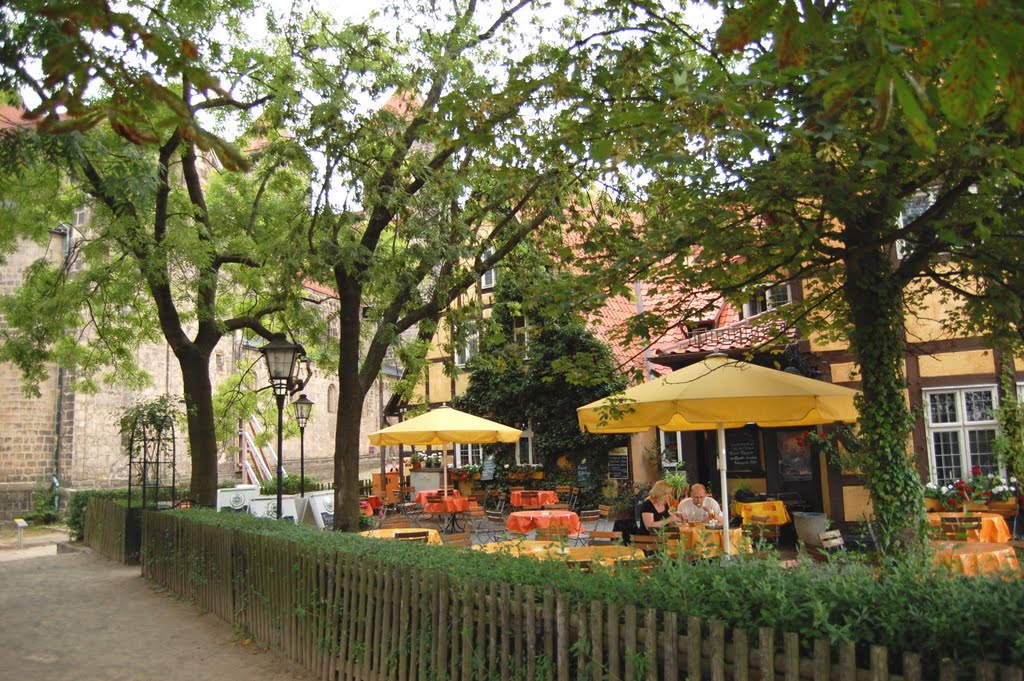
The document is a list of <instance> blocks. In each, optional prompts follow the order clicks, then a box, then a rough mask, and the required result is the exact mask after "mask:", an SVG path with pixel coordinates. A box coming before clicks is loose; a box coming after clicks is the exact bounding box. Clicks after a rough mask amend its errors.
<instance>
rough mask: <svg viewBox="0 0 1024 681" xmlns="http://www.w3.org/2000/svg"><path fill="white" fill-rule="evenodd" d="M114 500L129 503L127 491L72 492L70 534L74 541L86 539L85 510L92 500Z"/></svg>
mask: <svg viewBox="0 0 1024 681" xmlns="http://www.w3.org/2000/svg"><path fill="white" fill-rule="evenodd" d="M93 497H96V498H99V499H113V500H115V501H120V502H123V503H125V504H127V503H128V490H127V489H86V490H79V491H77V492H72V493H71V496H70V497H68V519H67V523H68V533H69V534H70V535H71V539H72V540H73V541H81V540H82V539H83V538H85V509H86V507H87V506H88V505H89V499H90V498H93Z"/></svg>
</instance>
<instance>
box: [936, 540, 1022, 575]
mask: <svg viewBox="0 0 1024 681" xmlns="http://www.w3.org/2000/svg"><path fill="white" fill-rule="evenodd" d="M933 544H934V545H935V546H936V547H937V548H938V550H937V551H936V552H935V562H936V563H939V564H940V565H948V566H950V567H951V568H952V569H953V570H954V571H955V572H959V573H960V574H964V575H971V576H976V575H992V574H998V573H1005V574H1007V575H1017V576H1018V577H1019V576H1020V574H1021V570H1020V564H1019V563H1018V562H1017V555H1016V553H1015V552H1014V550H1013V547H1011V546H1002V545H996V544H986V543H979V542H968V543H963V542H933Z"/></svg>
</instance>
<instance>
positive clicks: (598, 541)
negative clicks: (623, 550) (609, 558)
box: [587, 530, 622, 546]
mask: <svg viewBox="0 0 1024 681" xmlns="http://www.w3.org/2000/svg"><path fill="white" fill-rule="evenodd" d="M587 540H588V543H589V544H590V545H591V546H622V533H621V532H602V531H600V530H594V531H593V532H590V533H589V534H588V535H587Z"/></svg>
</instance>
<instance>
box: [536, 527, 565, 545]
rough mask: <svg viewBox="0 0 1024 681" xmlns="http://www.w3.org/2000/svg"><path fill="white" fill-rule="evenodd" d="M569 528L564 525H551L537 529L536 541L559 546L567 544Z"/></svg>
mask: <svg viewBox="0 0 1024 681" xmlns="http://www.w3.org/2000/svg"><path fill="white" fill-rule="evenodd" d="M569 539H570V538H569V528H568V527H566V526H565V525H552V526H551V527H538V528H537V541H551V542H557V543H559V544H566V543H568V542H569Z"/></svg>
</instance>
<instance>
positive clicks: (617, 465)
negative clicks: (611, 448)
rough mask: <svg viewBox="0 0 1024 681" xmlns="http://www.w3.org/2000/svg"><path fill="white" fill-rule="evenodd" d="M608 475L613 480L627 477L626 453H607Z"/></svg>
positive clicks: (626, 478) (627, 459) (627, 462)
mask: <svg viewBox="0 0 1024 681" xmlns="http://www.w3.org/2000/svg"><path fill="white" fill-rule="evenodd" d="M608 477H609V478H613V479H615V480H628V479H629V457H628V456H627V455H625V454H609V455H608Z"/></svg>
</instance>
